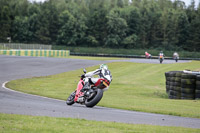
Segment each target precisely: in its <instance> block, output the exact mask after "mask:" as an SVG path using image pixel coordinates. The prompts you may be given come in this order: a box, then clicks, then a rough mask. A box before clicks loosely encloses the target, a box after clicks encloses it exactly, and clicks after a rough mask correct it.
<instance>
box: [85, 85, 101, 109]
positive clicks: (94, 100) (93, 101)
mask: <svg viewBox="0 0 200 133" xmlns="http://www.w3.org/2000/svg"><path fill="white" fill-rule="evenodd" d="M94 93H95V94H94V96H92V97H91V98H90V99H86V100H85V106H86V107H90V108H92V107H94V106H95V105H96V104H97V103H98V102H99V101H100V100H101V98H102V97H103V90H101V89H97V90H95V92H94Z"/></svg>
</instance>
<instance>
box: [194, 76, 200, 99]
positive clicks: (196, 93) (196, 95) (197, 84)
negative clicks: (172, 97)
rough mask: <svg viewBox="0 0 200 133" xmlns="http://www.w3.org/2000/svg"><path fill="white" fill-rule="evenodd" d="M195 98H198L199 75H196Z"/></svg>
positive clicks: (199, 95)
mask: <svg viewBox="0 0 200 133" xmlns="http://www.w3.org/2000/svg"><path fill="white" fill-rule="evenodd" d="M195 99H200V75H197V76H196V90H195Z"/></svg>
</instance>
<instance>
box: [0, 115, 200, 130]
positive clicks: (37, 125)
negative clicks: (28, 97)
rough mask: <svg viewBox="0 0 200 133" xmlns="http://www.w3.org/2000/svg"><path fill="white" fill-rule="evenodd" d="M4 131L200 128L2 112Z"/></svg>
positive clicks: (0, 118) (0, 119)
mask: <svg viewBox="0 0 200 133" xmlns="http://www.w3.org/2000/svg"><path fill="white" fill-rule="evenodd" d="M0 132H2V133H41V132H42V133H64V132H65V133H76V132H77V133H133V132H134V133H140V132H141V133H143V132H148V133H172V132H173V133H198V132H200V129H191V128H183V127H165V126H152V125H140V124H124V123H116V122H97V121H88V120H84V119H71V118H54V117H45V116H25V115H13V114H12V115H11V114H0Z"/></svg>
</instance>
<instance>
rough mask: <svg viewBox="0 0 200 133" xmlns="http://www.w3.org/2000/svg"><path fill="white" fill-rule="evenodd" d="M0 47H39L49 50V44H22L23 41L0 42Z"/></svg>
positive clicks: (50, 47) (5, 48)
mask: <svg viewBox="0 0 200 133" xmlns="http://www.w3.org/2000/svg"><path fill="white" fill-rule="evenodd" d="M0 49H4V50H9V49H40V50H51V49H52V46H51V45H44V44H23V43H0Z"/></svg>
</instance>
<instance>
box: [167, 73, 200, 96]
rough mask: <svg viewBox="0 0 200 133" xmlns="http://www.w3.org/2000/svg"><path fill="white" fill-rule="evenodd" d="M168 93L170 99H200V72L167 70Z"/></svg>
mask: <svg viewBox="0 0 200 133" xmlns="http://www.w3.org/2000/svg"><path fill="white" fill-rule="evenodd" d="M165 78H166V93H167V94H168V97H169V99H191V100H192V99H200V72H196V73H186V72H185V71H169V72H165Z"/></svg>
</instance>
